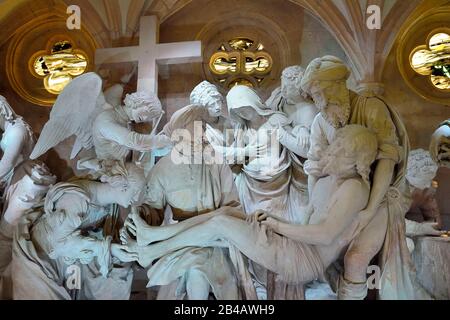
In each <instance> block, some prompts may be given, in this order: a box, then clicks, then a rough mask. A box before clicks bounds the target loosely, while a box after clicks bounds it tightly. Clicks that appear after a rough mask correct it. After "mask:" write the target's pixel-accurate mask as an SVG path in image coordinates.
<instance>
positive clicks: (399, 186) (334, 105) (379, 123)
mask: <svg viewBox="0 0 450 320" xmlns="http://www.w3.org/2000/svg"><path fill="white" fill-rule="evenodd" d="M349 75H350V70H349V69H348V67H347V66H346V65H345V64H344V63H343V62H342V61H341V60H340V59H339V58H336V57H333V56H324V57H322V58H317V59H314V60H313V61H312V62H311V63H310V64H309V66H308V68H307V70H306V71H305V74H304V76H303V78H302V82H301V87H302V89H303V90H304V91H305V92H307V93H308V94H309V95H310V96H311V97H312V98H313V100H314V102H315V104H316V106H317V108H318V109H319V110H320V114H318V115H317V116H316V118H315V120H314V123H313V125H312V129H311V148H310V150H309V152H308V161H307V163H306V164H305V170H306V171H307V173H308V175H309V176H308V180H309V191H310V192H312V190H314V186H315V184H316V182H317V180H318V179H319V178H320V177H322V176H323V175H324V167H323V165H322V164H321V163H322V162H321V161H320V160H321V158H322V157H323V156H324V152H325V150H326V149H327V146H328V145H329V144H330V143H332V142H333V140H334V139H335V134H336V130H337V129H339V128H341V127H344V126H346V125H348V124H360V125H363V126H365V127H367V128H369V129H370V130H373V132H374V133H375V134H376V136H377V139H378V154H377V162H376V164H375V165H374V167H373V171H372V176H373V178H372V181H371V186H372V187H371V192H370V198H369V202H368V203H367V206H366V207H365V208H364V210H363V211H362V213H361V216H362V217H363V219H362V220H361V224H362V226H363V227H365V228H364V229H363V230H362V231H361V233H360V234H359V235H358V236H357V237H356V238H355V239H354V240H353V242H352V244H351V246H350V248H349V249H348V251H347V252H346V254H345V258H344V265H345V267H344V270H345V271H344V274H343V275H341V276H340V278H339V279H335V280H338V283H337V285H338V286H339V290H338V297H339V298H340V299H364V298H365V297H366V295H367V268H368V266H369V264H370V263H371V260H372V258H373V257H374V256H375V255H376V254H377V253H378V252H379V251H380V250H381V252H380V253H381V255H380V260H379V264H380V267H381V270H382V276H381V289H380V290H379V292H378V293H379V296H380V298H382V299H414V298H421V296H420V294H421V293H422V292H421V291H420V290H419V289H417V288H416V287H415V286H416V284H415V275H414V268H413V265H412V261H411V257H410V255H409V251H408V248H407V244H406V236H405V218H404V217H405V212H406V211H407V210H408V207H409V201H407V200H406V198H405V196H404V194H405V192H406V190H405V183H404V175H405V172H406V161H405V160H406V159H407V155H408V151H409V142H408V138H407V134H406V130H405V127H404V125H403V123H402V122H401V120H400V118H399V116H398V115H397V113H396V112H395V111H394V110H393V109H392V108H390V107H389V106H388V105H386V103H385V102H384V101H382V100H381V99H379V98H377V97H372V98H368V97H363V96H359V95H357V94H355V93H353V92H351V91H350V90H349V89H348V88H347V85H346V80H347V79H348V77H349ZM368 173H369V172H368ZM368 173H367V174H368ZM332 283H334V284H335V285H336V282H334V281H332Z"/></svg>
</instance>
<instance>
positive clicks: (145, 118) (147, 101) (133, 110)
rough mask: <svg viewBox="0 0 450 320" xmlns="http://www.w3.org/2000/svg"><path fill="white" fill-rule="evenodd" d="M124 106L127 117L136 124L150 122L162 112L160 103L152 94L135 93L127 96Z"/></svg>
mask: <svg viewBox="0 0 450 320" xmlns="http://www.w3.org/2000/svg"><path fill="white" fill-rule="evenodd" d="M124 104H125V111H126V113H127V114H128V117H129V118H130V120H131V121H134V122H136V123H144V122H150V121H152V120H153V119H155V118H157V117H159V116H160V115H161V114H162V112H163V111H162V105H161V102H160V101H159V99H158V97H157V96H156V95H155V94H153V93H151V94H149V93H146V92H136V93H132V94H127V95H126V97H125V100H124Z"/></svg>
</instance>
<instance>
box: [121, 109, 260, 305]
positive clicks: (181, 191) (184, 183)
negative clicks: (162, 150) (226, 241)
mask: <svg viewBox="0 0 450 320" xmlns="http://www.w3.org/2000/svg"><path fill="white" fill-rule="evenodd" d="M202 108H203V109H204V110H206V109H205V108H204V107H202ZM188 110H190V111H192V109H186V110H185V111H188ZM216 114H218V113H216ZM196 115H197V114H196V113H190V112H187V113H186V112H184V113H180V114H179V115H178V116H174V117H173V118H172V120H171V121H170V123H169V124H168V125H167V126H166V128H165V129H164V131H165V132H166V133H169V132H176V130H179V129H188V128H190V127H192V123H191V121H198V120H199V119H200V118H199V117H197V116H196ZM202 119H203V118H202ZM188 130H189V129H188ZM188 138H189V137H186V139H188ZM192 138H193V136H191V139H192ZM200 139H201V140H202V141H203V142H206V139H202V135H201V136H200ZM185 143H186V144H188V145H189V146H190V145H191V144H193V143H194V141H191V140H188V141H185ZM200 143H201V141H200ZM193 152H194V149H191V148H188V149H184V148H178V144H176V145H175V147H174V149H173V150H172V152H171V154H169V155H166V156H164V157H163V158H162V159H160V160H159V161H158V162H157V163H156V165H155V166H154V167H153V168H152V170H151V172H150V174H149V177H148V186H147V195H146V197H145V199H144V203H145V209H146V210H144V211H143V212H142V214H143V216H144V217H145V220H146V221H147V223H148V224H150V225H153V226H160V225H161V224H162V223H163V221H164V213H165V211H168V212H170V213H171V216H170V220H174V221H178V222H180V221H185V220H190V219H192V218H193V217H196V216H198V215H203V214H206V213H208V212H211V211H214V210H216V209H219V208H221V207H223V206H239V196H238V193H237V190H236V186H235V184H234V181H233V174H232V172H231V169H230V167H229V166H228V165H227V164H209V163H206V161H204V159H201V160H202V161H201V162H200V163H193V162H191V161H192V158H193V155H192V153H193ZM183 157H184V158H186V159H187V160H189V162H187V163H179V162H177V161H176V159H179V158H183ZM128 223H129V221H128ZM174 225H176V224H174ZM139 241H140V242H141V241H142V242H144V241H145V239H143V238H141V239H140V240H139ZM232 254H234V256H233V257H235V258H234V259H235V260H236V259H238V260H239V261H241V260H242V257H240V256H239V252H237V251H236V252H234V251H233V253H232ZM236 270H237V269H236V268H235V264H234V263H232V261H231V258H230V253H229V252H228V251H226V250H224V249H220V248H185V249H183V250H180V251H177V252H173V253H170V254H167V255H166V256H164V257H162V258H161V259H160V260H159V261H158V262H157V263H156V264H155V265H154V266H153V267H152V268H151V269H150V270H149V271H148V278H149V282H148V286H149V287H153V286H162V287H161V289H160V292H159V295H158V299H183V298H188V299H193V300H204V299H208V297H209V295H210V293H212V294H213V295H214V297H215V298H217V299H220V300H223V299H227V300H229V299H231V300H235V299H239V298H243V297H246V298H252V297H249V296H248V295H249V293H248V292H247V291H248V289H247V291H246V290H244V292H242V286H241V284H240V282H241V281H240V279H239V276H238V274H239V272H240V271H239V270H238V271H236ZM244 273H245V272H244ZM244 289H245V288H244ZM250 289H251V288H250Z"/></svg>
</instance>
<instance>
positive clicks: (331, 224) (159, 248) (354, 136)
mask: <svg viewBox="0 0 450 320" xmlns="http://www.w3.org/2000/svg"><path fill="white" fill-rule="evenodd" d="M376 152H377V141H376V138H375V136H374V135H373V133H371V132H370V131H369V130H368V129H366V128H364V127H361V126H358V125H350V126H347V127H345V128H343V129H340V130H339V131H338V133H337V135H336V140H335V141H334V142H333V144H332V145H330V146H329V148H328V150H327V153H326V155H325V156H324V158H323V161H324V173H325V174H326V176H325V177H323V178H321V179H320V180H319V181H318V183H317V184H316V185H315V187H314V190H313V193H312V194H313V197H312V199H311V201H312V205H313V208H314V213H313V215H312V216H311V222H312V223H315V224H310V225H297V224H289V223H287V222H285V221H283V220H281V218H277V217H276V214H274V215H271V214H268V213H264V212H256V213H255V214H254V215H253V216H252V217H251V218H250V219H249V217H247V220H245V219H246V215H245V214H244V213H243V212H242V211H240V209H237V208H229V207H224V208H220V209H218V210H216V211H213V212H211V213H209V214H205V215H201V216H197V217H193V218H191V219H188V220H186V221H183V222H180V223H178V224H175V225H170V226H165V227H151V226H149V225H147V224H146V223H145V222H144V220H143V219H141V218H140V217H139V216H138V215H137V214H132V215H131V216H130V217H129V219H128V220H127V221H126V226H127V228H128V231H129V232H130V233H131V234H132V235H134V236H136V239H137V241H135V240H132V239H131V237H129V236H126V235H125V234H122V235H121V240H122V242H123V243H126V244H127V245H128V247H129V251H133V252H135V253H137V254H138V256H139V259H138V262H139V264H140V265H142V266H144V267H149V266H150V265H151V263H152V262H153V261H154V260H156V259H158V258H160V257H162V256H164V255H166V254H168V253H170V252H174V251H176V250H180V249H182V248H185V247H208V246H213V247H214V246H224V247H227V246H228V244H232V245H234V246H235V247H237V248H238V249H239V250H240V251H241V252H242V253H243V254H244V255H245V256H247V257H248V258H249V259H251V260H253V261H255V262H256V263H258V264H260V265H262V266H263V267H265V268H267V269H268V270H270V271H273V272H275V273H276V274H278V275H279V276H280V277H281V278H282V279H283V280H284V281H286V282H288V283H307V282H310V281H312V280H315V279H318V278H321V276H322V273H323V271H324V270H325V269H326V268H327V267H328V266H329V265H330V264H331V263H333V262H334V261H335V260H336V259H337V258H338V257H339V256H340V254H341V253H342V252H343V250H345V249H346V248H347V246H348V245H349V244H350V243H351V241H352V239H353V238H354V237H355V236H356V235H357V234H358V232H359V231H360V230H361V229H360V227H359V215H358V213H359V212H360V211H362V210H363V209H364V208H365V207H366V205H367V201H368V198H369V194H370V184H369V181H368V180H367V172H369V170H370V166H371V164H372V163H373V162H374V160H375V157H376ZM330 195H331V196H330ZM250 220H252V221H250Z"/></svg>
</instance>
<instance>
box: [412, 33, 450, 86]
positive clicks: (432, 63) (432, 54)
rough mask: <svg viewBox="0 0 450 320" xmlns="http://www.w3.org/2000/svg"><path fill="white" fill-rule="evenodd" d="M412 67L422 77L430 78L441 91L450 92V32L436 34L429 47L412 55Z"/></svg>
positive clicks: (422, 47)
mask: <svg viewBox="0 0 450 320" xmlns="http://www.w3.org/2000/svg"><path fill="white" fill-rule="evenodd" d="M410 63H411V67H412V68H413V69H414V71H415V72H417V73H418V74H420V75H423V76H429V77H430V79H431V82H432V83H433V85H434V86H435V87H436V88H438V89H440V90H450V32H449V33H446V32H439V33H435V34H434V35H433V36H432V37H431V38H430V40H429V41H428V44H427V45H423V46H419V47H417V48H416V49H415V50H414V51H413V52H412V54H411V58H410Z"/></svg>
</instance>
